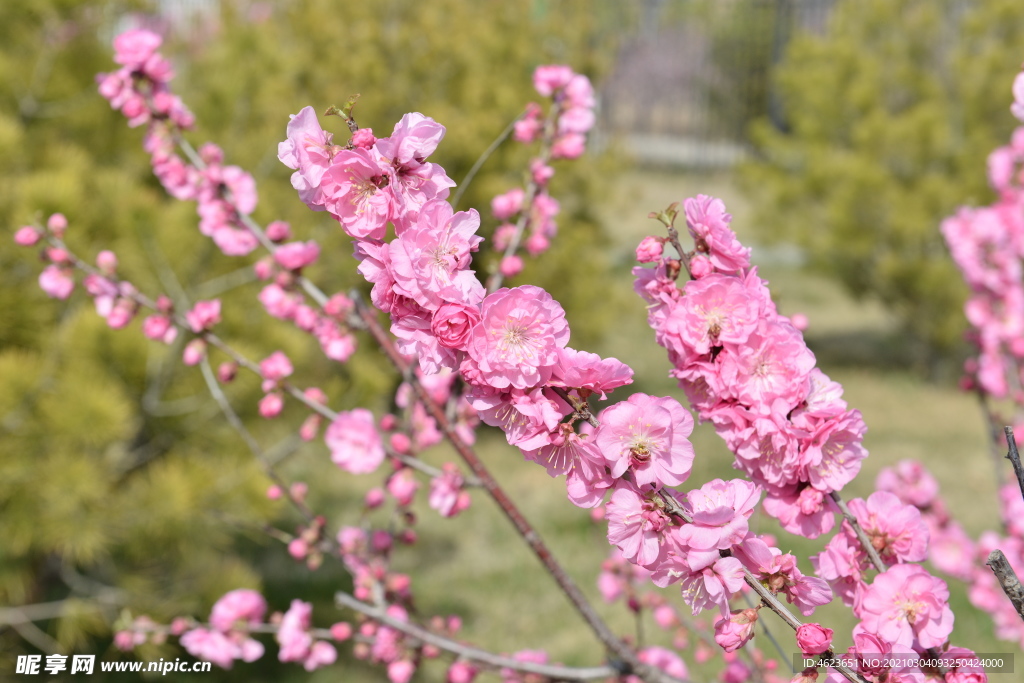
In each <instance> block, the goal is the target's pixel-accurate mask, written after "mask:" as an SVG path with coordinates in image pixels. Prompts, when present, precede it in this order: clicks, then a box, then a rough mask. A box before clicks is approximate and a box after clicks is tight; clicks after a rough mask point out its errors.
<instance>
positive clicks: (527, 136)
mask: <svg viewBox="0 0 1024 683" xmlns="http://www.w3.org/2000/svg"><path fill="white" fill-rule="evenodd" d="M543 114H544V112H543V110H542V109H541V108H540V105H539V104H537V103H536V102H530V103H529V104H527V105H526V113H525V114H524V115H523V117H522V118H521V119H519V120H518V121H516V122H515V129H514V132H513V133H512V137H513V138H514V139H515V140H516V142H524V143H529V142H533V141H534V140H537V139H538V138H540V135H541V133H542V132H543V131H544V121H543Z"/></svg>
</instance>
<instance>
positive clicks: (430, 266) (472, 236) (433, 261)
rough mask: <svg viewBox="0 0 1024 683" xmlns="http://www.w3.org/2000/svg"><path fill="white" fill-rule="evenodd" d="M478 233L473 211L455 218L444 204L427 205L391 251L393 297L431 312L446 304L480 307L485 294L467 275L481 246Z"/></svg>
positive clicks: (392, 246)
mask: <svg viewBox="0 0 1024 683" xmlns="http://www.w3.org/2000/svg"><path fill="white" fill-rule="evenodd" d="M479 227H480V215H479V214H477V212H476V211H475V210H471V211H468V212H466V211H459V212H458V213H452V208H451V205H450V204H449V203H448V202H446V201H443V200H433V201H430V202H427V203H426V204H424V205H423V207H422V209H421V210H420V212H419V216H418V217H417V219H416V222H415V223H413V224H412V225H410V226H409V227H408V228H406V230H405V231H404V232H403V233H402V235H401V236H400V237H399V238H398V239H396V240H394V241H393V242H391V244H390V246H389V249H388V256H389V258H390V273H391V276H392V277H393V278H394V282H395V284H394V292H395V294H398V295H401V296H405V297H408V298H410V299H412V300H413V301H415V302H416V303H417V304H419V305H420V306H422V307H423V308H425V309H427V310H430V311H433V310H436V309H437V308H438V307H439V306H440V305H441V304H442V303H445V302H446V301H458V302H462V303H465V304H477V303H479V302H480V301H481V300H482V299H483V297H484V289H483V286H482V285H481V284H480V281H479V280H478V279H477V278H476V276H475V275H474V274H473V271H471V270H468V267H469V263H470V261H471V259H472V256H471V255H470V254H471V253H472V252H474V251H476V250H477V248H478V246H479V244H480V242H482V241H483V238H482V237H479V236H478V235H477V234H476V231H477V229H478V228H479Z"/></svg>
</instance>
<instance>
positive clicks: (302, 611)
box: [276, 600, 313, 662]
mask: <svg viewBox="0 0 1024 683" xmlns="http://www.w3.org/2000/svg"><path fill="white" fill-rule="evenodd" d="M312 617H313V605H311V604H310V603H308V602H303V601H302V600H292V604H291V607H289V608H288V611H287V612H285V613H284V616H283V617H282V619H281V624H280V626H278V630H277V635H276V638H277V642H278V644H279V645H280V646H281V648H280V650H279V651H278V654H277V658H278V659H280V660H281V661H282V662H300V661H303V660H305V659H306V658H307V657H309V655H310V650H311V648H312V646H313V636H312V635H310V633H309V628H310V625H311V622H312Z"/></svg>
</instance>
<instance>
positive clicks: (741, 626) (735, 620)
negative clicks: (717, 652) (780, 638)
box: [715, 609, 799, 652]
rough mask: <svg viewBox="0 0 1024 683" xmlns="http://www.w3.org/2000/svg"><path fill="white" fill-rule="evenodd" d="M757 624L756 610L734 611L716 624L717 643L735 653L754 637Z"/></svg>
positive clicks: (727, 650)
mask: <svg viewBox="0 0 1024 683" xmlns="http://www.w3.org/2000/svg"><path fill="white" fill-rule="evenodd" d="M755 623H757V610H756V609H742V610H733V611H732V612H731V613H730V614H729V616H728V617H723V618H721V619H719V620H718V621H716V622H715V642H716V643H718V645H719V646H720V647H721V648H722V649H723V650H725V651H726V652H735V651H736V650H738V649H740V648H741V647H743V646H744V645H746V644H747V641H748V640H750V639H751V638H753V637H754V624H755ZM798 637H799V636H798Z"/></svg>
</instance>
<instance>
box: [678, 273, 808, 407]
mask: <svg viewBox="0 0 1024 683" xmlns="http://www.w3.org/2000/svg"><path fill="white" fill-rule="evenodd" d="M706 279H707V278H705V280H706ZM698 282H704V280H698ZM732 351H733V352H731V353H728V354H724V355H723V359H722V378H723V380H724V382H726V384H727V385H728V386H731V387H734V389H733V391H734V392H735V395H736V398H738V399H739V400H740V401H741V402H742V403H745V404H746V405H753V406H760V405H771V403H772V401H774V400H775V399H777V398H781V399H782V400H783V401H785V402H786V403H787V404H788V405H790V406H796V404H797V403H799V402H800V401H801V400H802V399H803V398H804V396H805V395H806V394H807V388H808V387H807V379H808V375H809V374H810V372H811V369H812V368H813V367H814V363H815V361H814V354H813V353H811V351H810V349H808V348H807V345H806V344H804V341H803V338H802V337H801V336H800V333H799V332H797V331H796V329H794V328H793V327H792V326H791V325H788V324H782V323H779V322H770V321H768V320H765V319H762V321H761V323H760V325H759V326H758V328H757V329H756V330H755V331H754V332H752V333H751V334H750V337H748V339H747V341H746V342H745V343H744V344H742V345H740V346H737V347H735V349H733V350H732Z"/></svg>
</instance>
